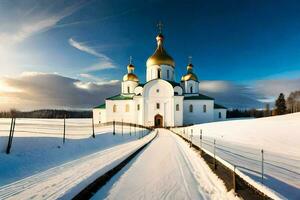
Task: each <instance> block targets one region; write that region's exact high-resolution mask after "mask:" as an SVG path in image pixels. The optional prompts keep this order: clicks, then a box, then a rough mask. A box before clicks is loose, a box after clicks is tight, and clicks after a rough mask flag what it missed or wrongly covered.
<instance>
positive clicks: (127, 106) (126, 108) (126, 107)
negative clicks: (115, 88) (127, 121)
mask: <svg viewBox="0 0 300 200" xmlns="http://www.w3.org/2000/svg"><path fill="white" fill-rule="evenodd" d="M125 112H129V104H126V105H125Z"/></svg>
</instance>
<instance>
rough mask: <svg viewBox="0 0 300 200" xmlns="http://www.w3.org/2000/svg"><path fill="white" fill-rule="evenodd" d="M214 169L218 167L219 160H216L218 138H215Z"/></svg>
mask: <svg viewBox="0 0 300 200" xmlns="http://www.w3.org/2000/svg"><path fill="white" fill-rule="evenodd" d="M214 169H215V170H216V169H217V162H216V139H214Z"/></svg>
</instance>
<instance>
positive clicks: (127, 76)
mask: <svg viewBox="0 0 300 200" xmlns="http://www.w3.org/2000/svg"><path fill="white" fill-rule="evenodd" d="M123 81H135V82H139V78H138V77H137V76H136V75H135V74H133V73H128V74H125V75H124V76H123Z"/></svg>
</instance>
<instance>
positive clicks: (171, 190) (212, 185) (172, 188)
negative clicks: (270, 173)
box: [93, 129, 237, 200]
mask: <svg viewBox="0 0 300 200" xmlns="http://www.w3.org/2000/svg"><path fill="white" fill-rule="evenodd" d="M158 130H159V135H158V137H157V138H156V139H155V140H154V141H152V143H150V145H149V146H148V147H147V148H146V149H145V150H144V151H142V152H141V153H140V154H139V156H138V158H136V159H135V160H134V161H132V162H131V163H130V166H128V167H127V168H126V169H125V170H122V171H121V172H120V173H119V174H117V178H114V179H113V180H111V181H109V183H107V184H106V186H105V187H103V188H102V189H101V190H99V191H98V192H97V193H96V194H95V196H94V197H93V199H103V198H106V199H130V200H131V199H145V200H147V199H237V197H235V196H234V194H233V192H227V190H226V187H225V185H224V183H223V182H222V181H221V180H220V179H219V178H218V177H217V176H216V175H215V174H214V173H213V172H212V171H211V170H210V168H209V167H208V166H207V164H206V163H205V161H204V160H203V159H202V158H201V157H200V156H199V153H197V152H195V151H193V150H192V149H190V148H189V147H188V145H187V143H186V142H184V141H183V140H182V139H181V138H179V137H178V136H176V135H175V134H173V133H171V132H170V131H168V130H165V129H158Z"/></svg>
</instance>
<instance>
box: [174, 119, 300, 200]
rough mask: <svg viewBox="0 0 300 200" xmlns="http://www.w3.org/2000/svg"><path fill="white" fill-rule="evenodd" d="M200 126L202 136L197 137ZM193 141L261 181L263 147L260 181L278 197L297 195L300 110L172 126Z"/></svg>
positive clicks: (290, 197) (296, 197) (299, 180)
mask: <svg viewBox="0 0 300 200" xmlns="http://www.w3.org/2000/svg"><path fill="white" fill-rule="evenodd" d="M200 130H202V134H203V140H202V142H201V141H200V136H199V134H200ZM174 131H175V132H177V133H180V134H183V135H184V136H185V137H188V138H190V136H191V133H192V132H193V137H192V140H193V143H195V144H196V145H199V146H202V147H203V148H205V149H206V150H208V151H209V152H213V151H214V144H213V140H214V139H215V140H216V148H215V151H216V155H217V156H218V157H220V158H222V159H223V160H225V161H227V162H229V163H231V164H233V165H236V166H237V168H238V170H240V171H241V172H243V173H244V175H246V176H248V177H250V178H251V179H252V180H253V181H255V182H256V183H257V184H260V185H262V184H261V181H262V179H261V176H262V175H261V171H262V164H261V160H262V154H261V149H263V150H264V179H263V185H264V187H265V186H267V187H269V188H270V189H272V190H273V191H274V192H275V193H277V194H278V195H279V196H281V197H282V198H288V199H299V198H300V113H294V114H289V115H282V116H275V117H268V118H260V119H246V120H235V121H223V122H214V123H207V124H199V125H194V126H190V127H186V128H177V129H174Z"/></svg>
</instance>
